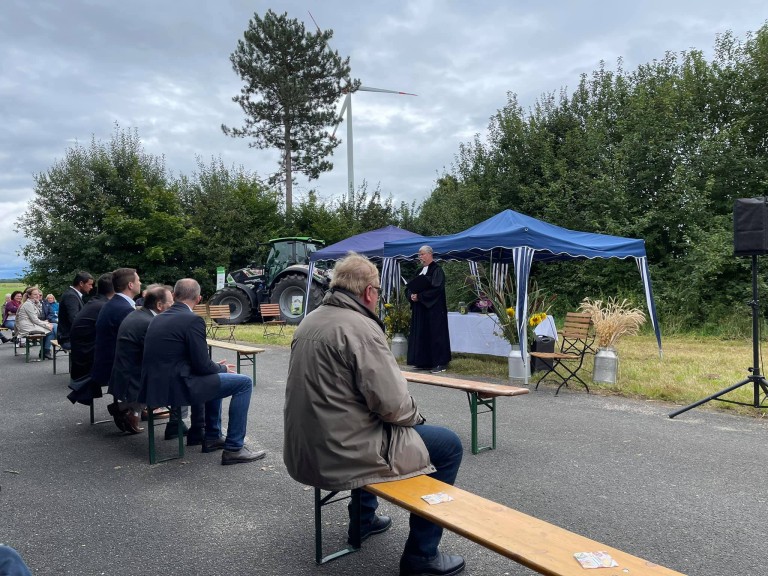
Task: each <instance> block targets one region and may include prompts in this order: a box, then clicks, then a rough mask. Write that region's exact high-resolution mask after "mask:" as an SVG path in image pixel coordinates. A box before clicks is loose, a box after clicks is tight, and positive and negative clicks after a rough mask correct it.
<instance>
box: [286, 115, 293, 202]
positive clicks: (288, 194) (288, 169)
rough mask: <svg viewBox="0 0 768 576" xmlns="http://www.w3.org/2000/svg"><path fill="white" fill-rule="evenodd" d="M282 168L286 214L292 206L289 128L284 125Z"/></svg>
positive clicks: (288, 125)
mask: <svg viewBox="0 0 768 576" xmlns="http://www.w3.org/2000/svg"><path fill="white" fill-rule="evenodd" d="M284 154H285V157H284V166H285V213H286V214H288V213H289V212H290V211H291V206H292V204H293V178H292V177H291V168H292V167H291V126H290V124H286V125H285V150H284Z"/></svg>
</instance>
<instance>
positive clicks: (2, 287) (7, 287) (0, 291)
mask: <svg viewBox="0 0 768 576" xmlns="http://www.w3.org/2000/svg"><path fill="white" fill-rule="evenodd" d="M24 288H25V286H24V284H22V283H21V282H0V296H2V297H3V300H5V295H6V294H11V293H12V292H13V291H14V290H24Z"/></svg>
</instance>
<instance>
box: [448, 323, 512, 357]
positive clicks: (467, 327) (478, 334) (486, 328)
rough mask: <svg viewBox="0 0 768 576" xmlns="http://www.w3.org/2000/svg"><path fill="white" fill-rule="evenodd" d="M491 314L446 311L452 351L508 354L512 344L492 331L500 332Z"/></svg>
mask: <svg viewBox="0 0 768 576" xmlns="http://www.w3.org/2000/svg"><path fill="white" fill-rule="evenodd" d="M495 319H496V316H495V315H493V314H459V313H458V312H448V332H449V333H450V335H451V351H452V352H468V353H470V354H490V355H491V356H509V352H510V350H512V346H511V345H510V343H509V342H507V341H506V340H505V339H504V338H502V337H500V336H496V335H495V334H494V333H493V332H494V330H495V331H496V332H501V331H500V330H499V329H498V327H497V326H496V322H495Z"/></svg>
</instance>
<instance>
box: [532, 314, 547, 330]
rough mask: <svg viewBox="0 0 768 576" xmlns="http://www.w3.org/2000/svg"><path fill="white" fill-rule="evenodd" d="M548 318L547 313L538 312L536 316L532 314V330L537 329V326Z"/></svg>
mask: <svg viewBox="0 0 768 576" xmlns="http://www.w3.org/2000/svg"><path fill="white" fill-rule="evenodd" d="M546 317H547V313H546V312H537V313H536V314H532V315H531V317H530V318H529V319H528V326H530V327H531V328H536V326H538V325H539V324H541V323H542V322H543V321H544V319H545V318H546Z"/></svg>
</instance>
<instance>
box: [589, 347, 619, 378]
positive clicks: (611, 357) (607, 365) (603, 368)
mask: <svg viewBox="0 0 768 576" xmlns="http://www.w3.org/2000/svg"><path fill="white" fill-rule="evenodd" d="M618 373H619V356H618V355H617V354H616V349H615V348H598V349H597V354H595V367H594V369H593V371H592V381H593V382H605V383H607V384H616V377H617V376H618Z"/></svg>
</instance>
